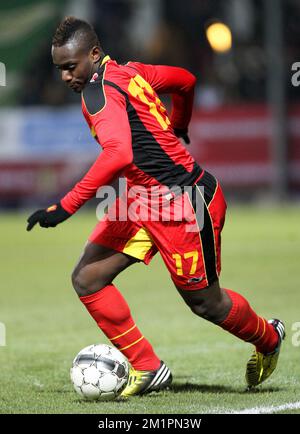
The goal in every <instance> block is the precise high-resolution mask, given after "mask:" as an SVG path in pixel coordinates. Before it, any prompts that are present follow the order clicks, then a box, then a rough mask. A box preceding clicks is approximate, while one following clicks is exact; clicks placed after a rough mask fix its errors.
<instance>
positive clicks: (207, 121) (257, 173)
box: [0, 105, 300, 201]
mask: <svg viewBox="0 0 300 434" xmlns="http://www.w3.org/2000/svg"><path fill="white" fill-rule="evenodd" d="M270 132H271V131H270V121H269V114H268V110H267V108H266V107H265V106H263V105H257V106H256V105H255V106H230V107H227V108H217V109H213V110H206V111H204V110H197V111H195V112H194V115H193V119H192V122H191V126H190V136H191V142H192V143H191V145H189V146H188V149H189V150H190V152H191V153H192V154H193V156H194V157H195V158H196V160H197V161H198V162H199V163H200V165H201V166H203V167H204V168H207V169H208V170H210V171H211V172H212V173H213V174H214V175H215V176H216V177H217V178H218V179H219V180H220V181H221V182H222V185H223V186H224V187H225V188H228V189H231V190H235V189H259V188H268V187H269V186H270V185H271V182H272V176H273V166H272V153H271V146H270ZM288 134H289V149H288V157H289V176H290V184H291V185H292V186H294V187H296V188H298V189H299V188H300V106H295V107H293V108H292V109H290V112H289V120H288ZM99 151H100V148H99V146H98V145H97V143H96V142H95V141H94V139H93V138H92V136H91V134H90V131H89V129H88V127H87V125H86V123H85V121H84V119H83V116H82V113H81V110H80V107H78V106H76V107H73V106H71V107H68V108H60V109H57V108H55V109H49V108H41V107H39V108H26V109H9V110H0V198H2V199H5V198H6V199H8V198H10V199H13V198H16V199H25V201H26V198H30V199H35V200H36V199H38V200H39V199H40V198H44V199H45V201H46V200H47V199H48V198H49V197H52V196H53V197H55V196H59V195H61V193H63V192H65V191H67V190H68V189H69V188H70V187H71V186H72V185H73V184H74V183H75V182H77V180H79V179H80V177H81V176H82V175H83V174H84V173H85V171H86V170H87V169H88V167H89V166H90V164H91V163H92V162H93V161H94V159H95V158H96V156H97V155H98V153H99Z"/></svg>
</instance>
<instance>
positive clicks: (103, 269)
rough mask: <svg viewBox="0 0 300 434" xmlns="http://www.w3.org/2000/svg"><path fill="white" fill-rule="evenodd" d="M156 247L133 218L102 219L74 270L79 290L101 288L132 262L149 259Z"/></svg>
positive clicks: (74, 281)
mask: <svg viewBox="0 0 300 434" xmlns="http://www.w3.org/2000/svg"><path fill="white" fill-rule="evenodd" d="M156 251H157V250H156V247H155V245H154V244H153V241H152V240H151V238H150V237H149V234H148V233H147V231H146V230H145V229H144V228H142V227H141V226H139V225H138V224H137V223H135V222H132V221H130V220H127V221H116V220H110V219H109V216H108V215H105V216H104V218H103V219H102V220H101V221H99V222H98V223H97V225H96V227H95V228H94V230H93V232H92V233H91V235H90V236H89V240H88V243H87V245H86V246H85V248H84V251H83V253H82V255H81V257H80V258H79V261H78V263H77V265H76V267H75V269H74V272H73V274H72V282H73V286H74V288H75V290H76V291H77V293H81V294H82V292H88V293H92V292H95V291H98V290H99V289H100V288H102V287H104V286H106V285H107V284H109V283H111V282H112V281H113V279H114V278H115V277H116V276H117V275H118V274H119V273H120V272H121V271H123V270H124V269H126V268H127V267H128V266H129V265H131V264H133V263H135V262H139V261H143V262H144V263H146V264H147V263H149V261H150V260H151V258H152V257H153V255H154V254H155V253H156Z"/></svg>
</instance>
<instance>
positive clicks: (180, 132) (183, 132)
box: [174, 128, 191, 145]
mask: <svg viewBox="0 0 300 434" xmlns="http://www.w3.org/2000/svg"><path fill="white" fill-rule="evenodd" d="M174 133H175V136H176V137H178V138H180V139H183V140H184V142H185V143H186V144H187V145H189V144H190V143H191V141H190V138H189V136H188V129H187V128H185V129H180V128H174Z"/></svg>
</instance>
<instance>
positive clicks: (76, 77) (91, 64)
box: [52, 43, 101, 92]
mask: <svg viewBox="0 0 300 434" xmlns="http://www.w3.org/2000/svg"><path fill="white" fill-rule="evenodd" d="M100 57H101V55H100V52H99V50H98V49H96V50H95V49H92V50H90V52H88V53H87V52H86V50H83V49H82V48H80V47H79V46H78V45H76V43H75V44H74V43H68V44H65V45H63V46H61V47H52V59H53V63H54V65H55V66H56V67H57V68H58V69H59V70H60V71H61V78H62V80H63V81H64V82H65V83H66V84H67V85H68V86H69V87H70V88H71V89H72V90H73V91H74V92H81V91H82V89H83V88H84V86H85V85H86V83H87V81H88V80H89V79H90V77H91V76H92V74H93V72H94V68H95V64H96V63H97V61H99V60H100Z"/></svg>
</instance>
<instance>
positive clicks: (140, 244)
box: [123, 228, 153, 261]
mask: <svg viewBox="0 0 300 434" xmlns="http://www.w3.org/2000/svg"><path fill="white" fill-rule="evenodd" d="M152 246H153V241H152V240H151V237H150V235H149V234H148V232H147V231H146V230H145V229H144V228H141V229H140V230H139V231H138V232H137V233H136V234H135V235H134V236H133V237H132V238H131V239H130V240H129V241H127V243H126V246H125V247H124V249H123V253H126V254H127V255H130V256H133V257H134V258H137V259H141V260H142V261H143V260H144V259H145V256H146V254H147V253H148V252H149V250H150V249H151V247H152Z"/></svg>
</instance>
